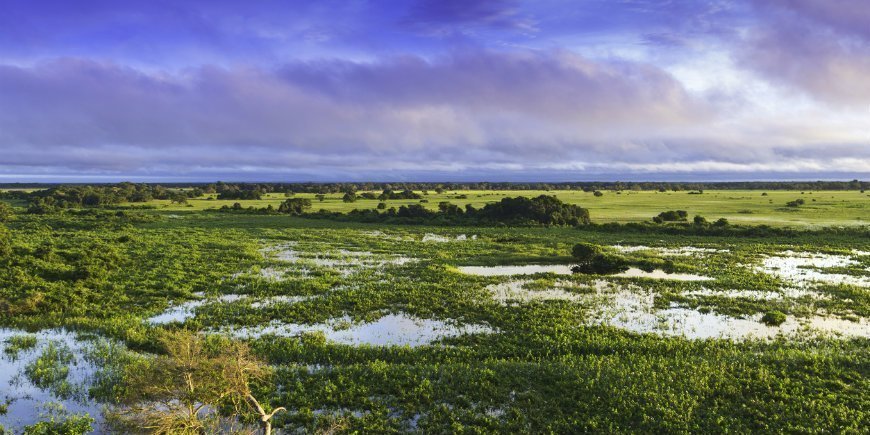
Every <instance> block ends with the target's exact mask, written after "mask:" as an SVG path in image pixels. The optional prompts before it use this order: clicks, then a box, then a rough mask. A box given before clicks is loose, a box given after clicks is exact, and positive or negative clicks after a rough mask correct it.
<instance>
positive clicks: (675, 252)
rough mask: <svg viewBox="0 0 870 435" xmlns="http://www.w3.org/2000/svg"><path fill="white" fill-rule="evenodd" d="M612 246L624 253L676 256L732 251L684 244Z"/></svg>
mask: <svg viewBox="0 0 870 435" xmlns="http://www.w3.org/2000/svg"><path fill="white" fill-rule="evenodd" d="M612 248H614V249H616V250H617V251H620V252H624V253H631V252H639V251H653V252H656V253H657V254H659V255H664V256H674V257H688V256H700V255H707V254H719V253H725V252H730V251H729V250H728V249H715V248H699V247H696V246H683V247H679V248H663V247H654V246H644V245H633V246H623V245H613V246H612Z"/></svg>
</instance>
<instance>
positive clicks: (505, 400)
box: [0, 191, 870, 433]
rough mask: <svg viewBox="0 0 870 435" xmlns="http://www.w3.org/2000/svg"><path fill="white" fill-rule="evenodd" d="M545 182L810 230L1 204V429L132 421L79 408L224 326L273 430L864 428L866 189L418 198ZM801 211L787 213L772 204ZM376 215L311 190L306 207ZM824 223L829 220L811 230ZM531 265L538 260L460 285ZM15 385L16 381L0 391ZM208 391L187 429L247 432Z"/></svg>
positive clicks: (112, 403) (868, 372)
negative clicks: (611, 264) (586, 254)
mask: <svg viewBox="0 0 870 435" xmlns="http://www.w3.org/2000/svg"><path fill="white" fill-rule="evenodd" d="M544 193H552V194H555V195H557V196H558V197H559V198H561V199H563V200H565V201H568V202H572V203H577V204H580V205H582V206H584V207H588V208H589V209H590V213H591V216H592V219H593V221H595V222H608V221H614V222H633V221H647V220H649V219H650V218H651V217H652V216H654V215H656V214H658V213H659V212H661V211H664V210H670V209H685V210H687V211H688V212H689V213H690V216H691V215H694V214H701V215H704V216H706V217H707V218H708V219H709V220H714V219H717V218H719V217H726V218H727V219H729V221H732V222H733V223H736V222H740V223H748V224H760V223H764V224H770V225H776V226H795V227H799V228H802V229H804V230H806V231H801V232H797V233H782V234H769V235H764V236H751V237H733V236H728V235H727V234H726V235H723V236H709V235H691V234H688V233H686V234H670V233H668V232H667V231H665V229H666V228H663V227H656V226H654V225H650V226H649V227H645V229H644V230H643V231H621V230H619V229H605V228H599V227H592V226H590V227H584V226H578V227H494V226H426V225H385V224H363V223H352V222H337V221H333V220H327V219H305V218H299V217H291V216H285V215H258V214H242V213H214V212H208V211H204V209H207V208H210V207H219V206H221V205H229V204H232V203H233V202H237V201H217V200H208V199H191V200H190V201H189V202H190V205H191V207H188V206H185V205H178V204H169V203H168V201H166V202H164V201H152V202H151V203H149V204H148V205H156V206H157V208H156V209H124V208H122V209H120V210H119V209H117V208H112V209H109V210H100V209H99V208H97V209H87V210H83V211H77V210H63V211H58V212H55V213H48V214H26V213H24V212H23V209H21V208H19V209H17V210H16V213H15V214H14V215H12V216H11V217H10V218H9V219H8V220H7V221H6V222H5V223H3V224H2V225H3V226H5V227H6V228H8V236H4V233H0V242H3V240H5V241H6V242H5V243H6V245H5V246H7V247H8V249H6V250H5V251H4V250H3V249H0V265H2V268H0V270H2V272H0V314H2V315H0V350H2V352H0V382H5V383H4V384H2V385H0V391H2V395H0V403H3V399H4V397H2V396H3V395H5V396H6V398H8V399H9V400H10V402H9V404H8V405H6V407H5V408H0V425H3V426H6V427H7V428H10V429H13V430H15V431H16V433H17V432H19V431H20V430H21V428H22V427H23V426H24V425H25V424H32V423H33V422H35V421H37V420H40V419H41V420H43V421H45V420H46V419H47V417H46V416H45V415H43V416H42V417H40V416H39V413H38V412H37V411H36V410H37V409H39V407H40V406H41V405H44V404H45V403H49V402H56V403H61V404H63V406H64V407H65V408H66V410H67V411H64V413H65V414H64V415H65V417H64V418H66V419H68V420H69V421H77V420H75V418H76V417H73V415H83V414H84V413H88V414H89V415H90V416H91V417H94V418H95V420H96V421H95V422H94V423H93V425H92V427H93V428H94V429H100V430H104V431H108V430H114V431H117V432H126V431H128V430H129V428H127V429H126V430H121V429H118V427H117V426H105V424H107V423H105V422H106V418H105V416H104V415H103V410H102V408H101V406H102V405H107V406H109V407H110V408H109V409H112V410H115V411H118V410H124V409H125V408H124V407H125V406H127V405H129V402H128V400H129V399H128V398H127V397H128V396H129V395H134V396H135V394H136V393H137V391H131V389H134V390H135V389H136V388H142V384H141V382H140V383H139V384H136V383H135V382H134V381H135V379H136V376H135V374H136V373H138V372H141V371H142V370H143V367H146V368H147V367H148V364H157V363H156V362H155V361H157V360H156V359H155V355H162V354H165V352H166V349H165V348H164V347H161V346H163V345H162V344H161V343H163V342H162V341H161V340H162V337H165V334H167V333H168V332H173V331H175V332H177V331H186V332H182V333H184V334H198V335H197V336H201V337H212V338H217V337H232V338H234V339H235V340H238V341H240V342H244V343H247V344H248V345H249V346H250V348H251V349H252V351H253V353H254V354H255V355H256V356H257V357H259V358H262V359H263V360H265V361H266V364H267V367H268V369H269V370H270V371H271V376H270V377H269V378H268V380H267V381H263V382H258V383H255V384H254V385H253V391H254V394H255V395H256V396H257V397H258V399H259V400H260V401H261V402H262V403H264V404H266V407H267V408H268V409H272V408H274V407H277V406H283V407H285V408H287V410H288V411H287V412H281V413H278V414H276V416H275V417H274V420H273V421H274V424H275V428H276V430H278V431H284V432H280V433H297V432H304V433H311V432H320V433H456V432H458V433H576V432H595V433H625V432H641V433H672V432H678V433H686V432H693V433H697V432H704V433H705V432H738V433H750V432H751V433H783V432H811V433H830V432H845V433H862V432H865V431H866V428H867V427H868V426H870V396H868V395H867V393H866V392H867V391H868V390H870V323H868V319H870V238H868V237H867V233H866V230H862V229H859V228H856V227H855V226H856V225H866V220H861V219H862V218H863V219H867V217H868V216H867V215H868V213H867V207H868V205H867V204H868V200H870V198H868V197H867V196H866V195H864V194H859V193H858V192H812V194H810V193H809V192H807V193H806V194H804V195H801V193H800V192H785V191H771V192H770V193H769V195H768V196H761V192H758V191H716V192H714V191H708V192H704V194H702V195H689V194H687V193H686V192H669V193H655V192H628V191H624V192H622V193H621V194H616V193H614V192H609V191H608V192H604V196H601V197H594V196H593V195H592V194H591V193H583V192H578V191H570V192H561V191H560V192H529V191H516V192H507V191H499V192H488V191H475V192H464V191H463V192H456V193H454V192H445V193H444V194H441V195H436V194H435V193H434V192H430V194H429V195H427V196H424V198H426V199H428V200H429V202H428V203H426V205H427V206H429V207H437V204H438V202H440V201H445V200H446V201H451V202H454V203H457V204H465V203H471V204H473V205H475V206H482V205H483V204H485V203H487V202H491V201H495V200H498V199H500V198H502V197H507V196H516V195H537V194H544ZM458 194H466V195H468V199H457V198H455V196H456V195H458ZM297 196H299V197H310V198H313V195H310V194H306V195H302V194H299V195H297ZM799 197H803V198H805V201H806V204H805V205H804V206H801V207H798V208H797V211H784V210H782V209H783V208H784V203H785V202H786V201H790V200H793V199H796V198H799ZM284 199H285V197H284V196H283V194H282V195H275V194H270V195H267V197H266V198H265V199H263V200H260V201H238V202H240V203H242V204H243V205H244V206H246V207H247V206H254V207H262V206H265V205H267V204H272V205H273V206H277V205H278V203H280V202H281V201H283V200H284ZM813 199H816V201H813ZM770 201H773V203H772V204H771V203H770ZM377 202H378V201H366V200H359V201H357V202H356V203H352V204H347V203H344V202H342V201H341V196H340V195H328V196H327V198H326V200H325V201H323V202H322V203H320V202H319V201H316V200H315V201H314V206H313V208H314V209H316V208H318V206H320V205H322V207H323V208H327V209H330V210H336V211H348V210H350V209H353V208H361V207H374V206H375V205H376V204H377ZM417 202H418V201H388V204H389V206H399V205H401V204H411V203H417ZM137 205H141V204H137ZM749 211H751V213H750V212H749ZM862 212H863V213H862ZM829 225H842V226H848V227H850V228H849V229H846V230H837V231H833V230H827V229H818V228H819V227H821V226H829ZM4 237H5V238H4ZM578 243H592V244H594V245H595V246H598V247H599V248H600V249H602V250H604V251H606V252H608V253H610V254H612V255H619V256H620V258H623V259H624V260H625V261H627V262H629V263H630V264H631V265H634V266H636V267H635V269H632V270H634V271H635V272H636V273H637V275H626V276H622V275H613V274H612V275H595V274H586V273H563V272H560V270H563V269H559V268H560V267H561V268H565V267H567V266H569V265H572V264H575V263H576V261H577V260H576V259H574V258H572V253H571V252H572V247H573V246H574V245H575V244H578ZM2 247H3V245H2V243H0V248H2ZM529 265H534V267H536V269H529V271H530V272H529V273H525V272H517V273H514V274H513V275H504V274H489V275H487V273H491V272H474V271H475V270H478V271H479V270H482V271H502V270H504V269H498V268H495V269H493V268H491V267H493V266H510V267H517V268H520V269H517V270H525V269H522V268H523V267H528V266H529ZM470 266H474V267H483V268H484V269H465V267H470ZM638 267H639V268H643V269H644V270H641V269H638ZM647 269H648V270H647ZM479 273H483V275H481V274H479ZM492 273H494V272H492ZM499 273H500V272H499ZM644 273H647V274H649V275H644ZM656 273H658V275H656ZM682 277H686V278H682ZM702 279H703V280H702ZM766 319H772V320H766ZM769 321H770V322H773V323H771V324H767V323H766V322H769ZM779 322H782V323H781V324H780V323H779ZM212 345H213V346H218V344H215V343H212ZM220 346H223V345H220ZM14 375H17V376H18V378H16V379H18V381H17V382H18V384H12V383H10V382H12V377H13V376H14ZM155 382H156V381H155ZM16 385H17V386H16ZM22 385H24V387H22ZM22 388H24V389H22ZM27 388H30V390H28V389H27ZM143 394H144V393H143ZM227 400H228V399H227ZM227 400H225V401H220V400H217V401H216V402H215V403H214V404H215V405H217V406H220V408H219V409H220V410H221V412H220V413H215V414H213V415H211V416H207V417H204V418H212V419H217V418H219V417H220V416H223V418H228V419H230V420H224V424H226V423H227V422H231V423H233V424H237V425H241V426H244V427H245V428H246V429H248V430H254V429H255V428H256V426H257V421H258V420H257V417H256V415H255V414H254V413H253V410H252V408H251V407H249V406H241V408H239V410H238V412H236V411H235V409H236V408H233V407H232V406H231V405H232V403H230V402H229V401H227ZM4 414H5V415H4ZM16 419H17V420H16ZM85 423H87V422H86V421H85ZM113 428H114V429H113ZM204 431H205V432H211V431H212V430H204ZM213 431H218V430H216V429H215V430H213ZM146 432H147V431H146Z"/></svg>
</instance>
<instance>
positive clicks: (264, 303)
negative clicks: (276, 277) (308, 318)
mask: <svg viewBox="0 0 870 435" xmlns="http://www.w3.org/2000/svg"><path fill="white" fill-rule="evenodd" d="M316 297H317V296H272V297H269V298H265V299H261V300H258V301H256V302H253V303H251V307H252V308H263V307H268V306H270V305H274V304H277V303H283V304H295V303H299V302H304V301H308V300H311V299H314V298H316Z"/></svg>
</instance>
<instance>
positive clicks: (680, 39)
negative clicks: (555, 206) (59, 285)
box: [0, 0, 870, 182]
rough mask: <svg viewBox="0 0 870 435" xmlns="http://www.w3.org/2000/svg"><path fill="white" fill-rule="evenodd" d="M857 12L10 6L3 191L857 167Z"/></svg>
mask: <svg viewBox="0 0 870 435" xmlns="http://www.w3.org/2000/svg"><path fill="white" fill-rule="evenodd" d="M868 77H870V7H868V6H867V4H866V1H865V0H740V1H737V0H735V1H724V0H697V1H676V0H621V1H620V0H570V1H569V0H538V1H519V0H488V1H470V0H466V1H460V0H441V1H435V0H407V1H398V0H377V1H375V0H369V1H362V0H349V1H333V0H322V1H256V2H238V1H220V0H217V1H215V0H212V1H187V2H184V1H141V2H138V1H125V2H118V1H110V0H103V1H90V0H82V1H75V2H70V1H39V0H29V1H20V0H7V1H5V2H4V8H3V11H2V12H0V182H12V181H112V180H124V179H131V180H158V181H160V180H200V181H208V180H215V179H223V180H264V181H267V180H286V181H303V180H324V181H341V180H493V181H498V180H538V179H540V180H548V181H570V180H596V179H602V180H604V179H626V180H627V179H633V180H643V179H651V180H652V179H655V180H661V179H674V180H686V179H698V180H703V179H716V180H727V179H797V178H800V179H813V178H856V177H857V178H867V177H868V176H870V80H868V79H867V78H868Z"/></svg>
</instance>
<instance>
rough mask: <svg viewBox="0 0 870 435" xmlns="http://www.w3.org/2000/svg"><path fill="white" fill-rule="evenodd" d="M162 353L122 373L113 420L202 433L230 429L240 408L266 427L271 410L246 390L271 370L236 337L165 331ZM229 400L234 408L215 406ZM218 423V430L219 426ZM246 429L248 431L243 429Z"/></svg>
mask: <svg viewBox="0 0 870 435" xmlns="http://www.w3.org/2000/svg"><path fill="white" fill-rule="evenodd" d="M160 343H161V345H162V347H163V350H164V351H165V354H164V355H159V356H157V357H154V358H151V359H147V360H142V361H139V362H137V363H135V364H133V365H131V366H130V367H128V369H127V371H126V374H125V385H124V387H125V388H124V390H125V395H124V397H123V400H122V406H121V407H120V408H119V409H118V410H117V412H116V414H117V420H118V422H119V424H122V425H126V426H127V427H138V428H141V429H142V430H144V431H145V432H148V433H155V434H170V433H172V434H202V433H206V432H212V431H217V430H220V431H227V428H232V429H229V431H231V432H242V433H244V432H246V431H245V429H244V428H241V430H239V429H235V428H234V427H235V426H236V424H237V422H238V420H239V417H240V416H241V415H243V414H244V413H245V411H246V410H250V411H253V412H254V413H255V414H256V415H257V416H258V417H259V420H260V426H261V428H262V430H263V433H264V434H266V435H270V434H271V432H272V417H274V416H275V414H276V413H278V412H279V411H282V410H284V408H282V407H279V408H275V409H273V410H271V411H269V410H268V409H267V406H266V405H264V404H263V403H261V402H260V401H259V400H258V399H257V398H256V397H255V396H254V393H253V391H252V389H251V385H252V384H254V383H257V382H265V381H267V380H268V379H269V378H270V377H271V375H272V372H271V370H270V368H269V366H268V365H267V364H265V363H264V362H263V361H262V360H260V359H258V358H257V357H256V356H254V355H253V354H252V353H251V351H250V348H249V347H248V346H247V345H246V344H244V343H241V342H235V341H230V340H227V339H221V338H218V337H215V338H214V340H207V339H205V338H204V337H203V336H201V335H197V334H193V333H190V332H187V331H177V332H168V333H166V334H165V335H164V336H163V337H162V338H161V340H160ZM225 405H232V407H231V409H233V410H234V413H233V414H232V415H230V416H223V417H222V416H221V415H220V413H219V412H218V410H219V409H221V408H222V407H223V409H226V408H225ZM219 428H222V429H219ZM247 432H248V433H251V432H253V431H251V430H248V431H247Z"/></svg>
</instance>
